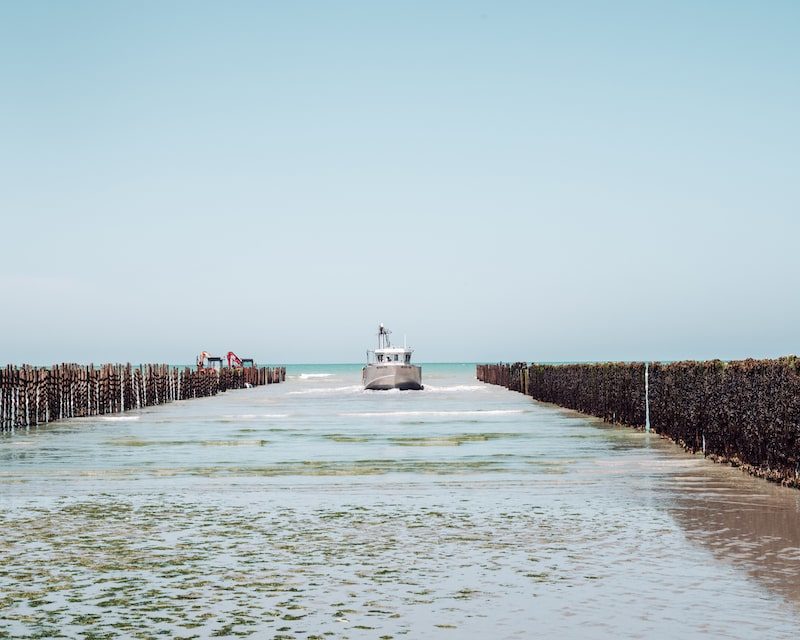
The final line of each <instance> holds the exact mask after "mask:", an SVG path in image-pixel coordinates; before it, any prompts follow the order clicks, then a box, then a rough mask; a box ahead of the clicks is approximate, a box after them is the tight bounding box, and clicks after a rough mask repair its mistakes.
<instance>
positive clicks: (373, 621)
mask: <svg viewBox="0 0 800 640" xmlns="http://www.w3.org/2000/svg"><path fill="white" fill-rule="evenodd" d="M360 370H361V365H295V366H288V367H287V381H286V383H285V384H281V385H270V386H267V387H262V388H255V389H249V390H239V391H231V392H228V393H225V394H222V395H220V396H217V397H214V398H203V399H197V400H191V401H185V402H179V403H174V404H172V405H168V406H163V407H153V408H149V409H146V410H143V411H138V412H130V413H127V414H124V415H115V416H107V417H99V418H91V419H77V420H72V421H67V422H63V423H58V424H53V425H49V426H47V427H43V428H40V429H38V430H30V431H21V432H17V433H14V434H12V435H8V436H3V437H2V438H0V553H1V554H2V558H3V563H2V566H1V567H0V637H3V636H4V635H5V636H6V637H26V636H27V637H34V636H37V635H38V637H58V636H59V635H60V636H62V637H143V638H145V637H155V636H156V635H158V634H161V635H167V636H170V637H184V638H189V637H200V638H205V637H212V636H214V637H246V636H252V637H258V638H262V637H267V638H313V637H337V638H338V637H342V638H344V637H347V638H387V637H397V638H399V637H409V638H432V637H447V638H485V637H493V638H494V637H497V638H516V637H519V638H527V637H531V636H533V635H546V636H557V637H574V638H586V637H597V638H602V637H631V638H633V637H684V638H693V637H708V636H714V637H733V638H750V637H755V636H760V635H766V634H769V635H770V637H772V638H779V637H792V634H794V633H795V631H796V628H797V625H798V622H800V596H798V593H800V492H797V491H794V490H788V489H784V488H781V487H776V486H772V485H769V484H767V483H765V482H763V481H760V480H756V479H752V478H749V477H747V476H745V475H743V474H742V473H740V472H739V471H738V470H735V469H731V468H728V467H724V466H720V465H714V464H713V463H710V462H708V461H705V460H703V459H702V457H699V456H691V455H688V454H685V453H684V452H682V451H681V450H680V449H678V448H677V447H675V446H674V445H672V444H670V443H668V442H665V441H663V440H661V439H659V438H658V437H657V436H656V435H654V434H650V435H648V434H644V433H641V432H637V431H634V430H631V429H625V428H619V427H612V426H609V425H605V424H603V423H601V422H599V421H597V420H594V419H591V418H587V417H585V416H582V415H580V414H577V413H574V412H570V411H565V410H562V409H559V408H557V407H553V406H549V405H543V404H539V403H535V402H533V401H532V400H531V399H530V398H526V397H524V396H522V395H520V394H515V393H512V392H509V391H507V390H505V389H501V388H498V387H493V386H490V385H484V384H482V383H480V382H478V381H477V380H476V379H475V372H474V365H471V364H447V365H436V364H426V365H423V378H424V383H425V390H424V391H421V392H413V391H409V392H399V391H391V392H369V391H364V390H362V388H361V386H360Z"/></svg>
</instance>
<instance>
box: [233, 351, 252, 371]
mask: <svg viewBox="0 0 800 640" xmlns="http://www.w3.org/2000/svg"><path fill="white" fill-rule="evenodd" d="M254 364H255V363H254V362H253V359H252V358H240V357H239V356H237V355H236V354H235V353H234V352H233V351H228V366H229V367H232V368H235V369H241V368H243V367H252V366H254Z"/></svg>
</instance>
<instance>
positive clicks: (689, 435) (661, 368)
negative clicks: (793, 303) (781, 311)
mask: <svg viewBox="0 0 800 640" xmlns="http://www.w3.org/2000/svg"><path fill="white" fill-rule="evenodd" d="M476 373H477V377H478V380H481V381H483V382H488V383H490V384H496V385H501V386H504V387H506V388H508V389H511V390H513V391H519V392H520V393H524V394H526V395H529V396H531V397H532V398H534V399H535V400H539V401H542V402H551V403H554V404H557V405H559V406H562V407H566V408H569V409H575V410H577V411H582V412H583V413H587V414H589V415H593V416H597V417H598V418H602V419H603V420H605V421H607V422H614V423H618V424H625V425H630V426H632V427H636V428H644V429H648V430H649V429H652V430H653V431H655V432H656V433H659V434H660V435H662V436H664V437H667V438H670V439H672V440H674V441H675V442H677V443H678V444H680V445H682V446H683V447H685V448H686V449H687V450H689V451H692V452H699V451H702V453H703V455H705V456H708V457H710V458H712V459H714V460H717V461H719V462H728V463H731V464H733V465H735V466H738V467H741V468H742V469H744V470H745V471H748V472H749V473H751V474H753V475H756V476H759V477H762V478H767V479H768V480H772V481H773V482H780V483H782V484H784V485H787V486H793V487H798V488H800V358H798V357H797V356H786V357H784V358H776V359H767V360H752V359H750V360H738V361H731V362H723V361H721V360H708V361H700V362H698V361H685V362H669V363H661V362H648V363H645V362H609V363H583V364H561V365H550V364H537V363H533V364H529V363H526V362H516V363H513V364H502V363H501V364H482V365H478V367H477V371H476Z"/></svg>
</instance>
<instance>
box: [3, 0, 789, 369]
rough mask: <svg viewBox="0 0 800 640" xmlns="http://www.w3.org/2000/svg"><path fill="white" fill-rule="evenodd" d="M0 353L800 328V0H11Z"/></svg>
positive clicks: (108, 357) (566, 352) (718, 351)
mask: <svg viewBox="0 0 800 640" xmlns="http://www.w3.org/2000/svg"><path fill="white" fill-rule="evenodd" d="M0 96H1V99H0V217H1V222H0V230H1V231H0V233H2V238H3V241H2V247H3V251H2V260H0V296H2V297H1V298H0V299H2V301H3V302H2V308H1V310H0V363H3V362H16V363H20V362H34V363H48V362H51V361H60V360H70V361H78V362H88V361H95V362H99V361H118V360H119V361H134V362H137V361H142V360H144V361H154V360H155V361H171V362H190V361H193V360H194V357H195V355H196V353H198V352H199V351H200V350H202V349H206V350H209V351H212V352H223V351H227V350H228V349H233V350H234V351H237V352H240V353H241V354H242V355H252V356H254V357H256V358H257V359H259V360H261V361H280V362H337V361H351V362H352V361H358V360H359V359H361V358H362V356H363V352H364V350H365V349H366V348H367V347H369V346H371V345H372V344H373V340H374V335H373V334H374V333H375V325H376V324H377V323H378V322H380V321H382V322H384V323H386V324H387V325H388V326H389V327H390V328H392V329H393V330H394V331H395V334H394V335H395V338H399V339H402V334H403V333H407V334H408V336H409V342H410V343H411V344H412V345H413V346H415V347H416V349H417V357H418V359H420V360H422V361H437V360H449V361H452V360H498V359H504V360H509V359H527V360H546V361H552V360H596V359H677V358H708V357H722V358H736V357H746V356H756V357H761V356H775V355H781V354H787V353H792V352H794V353H796V352H798V351H800V296H799V295H798V286H797V285H798V279H799V278H798V276H800V251H799V250H798V247H799V246H800V244H798V241H799V240H800V159H799V158H800V155H799V154H800V3H798V2H794V1H792V2H780V1H773V2H755V1H753V2H736V1H731V2H728V1H726V2H722V1H720V2H713V1H708V2H697V1H696V0H692V1H686V2H682V1H674V2H641V1H636V2H563V3H554V2H541V3H535V2H469V1H464V0H459V1H454V2H366V1H364V2H332V1H331V2H328V1H326V2H281V3H277V2H275V3H268V2H252V3H250V2H231V3H224V2H220V3H203V2H168V3H164V2H106V1H102V2H61V1H58V2H22V1H20V2H9V1H6V2H2V3H0Z"/></svg>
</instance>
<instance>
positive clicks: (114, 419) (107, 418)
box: [98, 416, 141, 422]
mask: <svg viewBox="0 0 800 640" xmlns="http://www.w3.org/2000/svg"><path fill="white" fill-rule="evenodd" d="M140 417H141V416H98V419H99V420H105V421H107V422H131V421H132V420H138V419H139V418H140Z"/></svg>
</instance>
